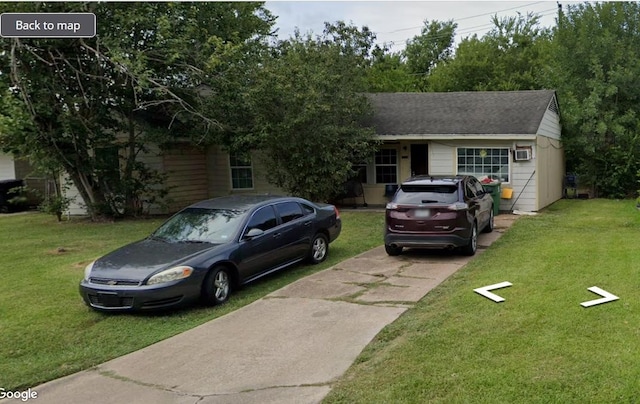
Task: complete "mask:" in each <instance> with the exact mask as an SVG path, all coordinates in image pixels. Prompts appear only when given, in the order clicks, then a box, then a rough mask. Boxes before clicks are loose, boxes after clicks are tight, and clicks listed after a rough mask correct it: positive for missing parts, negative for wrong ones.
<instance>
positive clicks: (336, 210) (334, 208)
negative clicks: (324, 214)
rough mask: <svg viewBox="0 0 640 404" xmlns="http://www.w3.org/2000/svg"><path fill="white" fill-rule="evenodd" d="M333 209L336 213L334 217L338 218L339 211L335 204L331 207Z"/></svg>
mask: <svg viewBox="0 0 640 404" xmlns="http://www.w3.org/2000/svg"><path fill="white" fill-rule="evenodd" d="M333 211H334V212H335V213H336V219H340V211H339V210H338V208H336V207H335V206H334V207H333Z"/></svg>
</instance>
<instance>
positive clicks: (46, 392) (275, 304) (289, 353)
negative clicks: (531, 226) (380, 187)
mask: <svg viewBox="0 0 640 404" xmlns="http://www.w3.org/2000/svg"><path fill="white" fill-rule="evenodd" d="M516 217H517V216H513V215H500V216H498V217H496V230H495V231H494V232H493V233H489V234H482V235H480V237H479V241H478V244H479V250H478V253H482V251H483V250H484V249H486V248H487V247H488V246H489V245H490V244H491V243H493V242H494V241H495V240H496V239H497V238H498V237H500V236H501V234H502V233H503V232H504V231H505V230H506V229H507V228H508V227H509V226H510V225H511V223H513V221H514V220H515V219H516ZM470 259H472V257H462V256H458V255H452V254H438V253H429V254H424V253H416V252H411V251H407V252H406V253H404V254H403V255H401V256H400V257H389V256H387V255H386V253H385V252H384V248H383V247H378V248H374V249H373V250H370V251H368V252H365V253H364V254H361V255H359V256H357V257H354V258H351V259H348V260H346V261H344V262H341V263H339V264H337V265H335V266H334V267H331V268H329V269H326V270H323V271H321V272H318V273H315V274H313V275H311V276H308V277H306V278H304V279H300V280H298V281H296V282H294V283H292V284H290V285H288V286H286V287H284V288H282V289H280V290H277V291H275V292H273V293H271V294H269V295H268V296H266V297H264V298H262V299H260V300H258V301H256V302H254V303H252V304H250V305H248V306H245V307H243V308H241V309H239V310H236V311H235V312H233V313H230V314H227V315H225V316H223V317H220V318H218V319H215V320H212V321H210V322H208V323H205V324H203V325H201V326H199V327H196V328H194V329H192V330H189V331H187V332H184V333H182V334H180V335H177V336H174V337H172V338H169V339H166V340H164V341H161V342H159V343H157V344H154V345H151V346H149V347H147V348H144V349H142V350H140V351H137V352H133V353H131V354H128V355H125V356H122V357H120V358H117V359H114V360H112V361H109V362H107V363H104V364H102V365H99V366H97V367H95V368H93V369H90V370H86V371H83V372H79V373H76V374H73V375H70V376H67V377H64V378H61V379H58V380H54V381H51V382H49V383H45V384H42V385H40V386H36V387H33V388H32V390H33V391H35V392H37V393H38V401H40V402H43V403H48V404H49V403H53V404H55V403H61V404H62V403H65V404H66V403H81V402H86V403H89V402H91V403H114V404H115V403H118V404H119V403H123V402H127V403H145V404H146V403H160V404H161V403H180V404H182V403H185V404H187V403H189V404H195V403H198V404H208V403H216V404H217V403H296V404H300V403H318V402H320V401H322V399H323V398H324V397H325V396H326V395H327V393H328V392H329V391H330V389H331V384H332V382H333V381H335V380H336V379H337V378H339V377H340V376H341V375H342V374H343V373H344V372H345V371H346V370H347V369H348V368H349V367H350V366H351V364H352V363H353V361H354V360H355V359H356V357H357V356H358V355H359V354H360V352H361V351H362V350H363V349H364V347H365V346H366V345H367V344H368V343H369V342H370V341H371V340H372V339H373V338H374V337H375V335H376V334H378V332H380V330H382V328H384V327H385V326H386V325H387V324H389V323H391V322H393V321H394V320H395V319H396V318H398V316H400V315H401V314H402V313H403V312H405V311H406V310H407V309H408V308H410V307H412V305H413V304H415V303H416V302H417V301H418V300H420V299H421V298H422V297H423V296H424V295H426V294H427V293H428V292H429V291H430V290H431V289H433V288H434V287H436V286H437V285H438V284H440V283H441V282H442V281H444V280H445V279H446V278H447V277H449V276H450V275H451V274H453V273H454V272H455V271H457V270H458V269H459V268H461V267H462V266H464V265H465V264H466V263H467V262H468V261H469V260H470Z"/></svg>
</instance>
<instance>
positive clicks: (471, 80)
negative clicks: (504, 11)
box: [427, 14, 551, 91]
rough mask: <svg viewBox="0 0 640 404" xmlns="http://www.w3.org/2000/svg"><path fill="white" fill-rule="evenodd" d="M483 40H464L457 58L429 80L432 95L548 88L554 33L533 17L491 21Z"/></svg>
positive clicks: (472, 38)
mask: <svg viewBox="0 0 640 404" xmlns="http://www.w3.org/2000/svg"><path fill="white" fill-rule="evenodd" d="M492 22H493V25H494V28H493V29H491V30H490V31H489V32H488V33H487V34H486V35H484V36H483V37H482V38H478V37H477V35H473V36H471V37H467V38H465V39H463V40H462V41H461V42H460V44H459V45H458V48H457V49H456V53H455V57H454V58H452V59H449V60H448V62H447V63H443V64H440V65H438V66H437V67H436V68H435V69H434V70H433V72H432V74H431V75H430V76H429V77H427V82H428V83H427V87H428V88H429V89H430V90H431V91H499V90H502V91H511V90H533V89H540V88H543V87H544V86H545V84H547V83H548V82H547V76H548V73H549V72H548V68H547V66H548V65H549V60H548V57H549V54H550V51H549V46H550V43H551V33H550V31H549V30H548V29H544V28H540V27H539V22H540V18H539V16H537V15H534V14H527V15H525V16H523V15H518V16H517V17H505V18H501V19H500V18H497V17H496V16H494V17H493V19H492Z"/></svg>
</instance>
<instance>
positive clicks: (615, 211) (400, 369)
mask: <svg viewBox="0 0 640 404" xmlns="http://www.w3.org/2000/svg"><path fill="white" fill-rule="evenodd" d="M639 235H640V212H638V211H637V210H636V208H635V202H634V201H609V200H589V201H575V200H571V201H569V200H562V201H559V202H557V203H556V204H554V205H552V206H551V207H549V208H548V209H546V210H545V211H544V212H543V213H542V214H541V215H538V216H535V217H523V218H521V219H519V220H518V221H517V222H516V223H515V224H514V226H513V227H512V228H511V229H510V230H509V231H508V232H507V233H506V234H505V235H504V236H503V237H502V238H501V239H499V240H498V241H497V242H496V243H494V244H493V245H492V247H491V248H490V249H489V250H487V251H486V252H484V253H483V254H482V255H480V256H478V257H477V258H476V259H475V260H473V261H472V262H471V263H470V264H469V265H467V266H466V267H464V268H463V269H461V270H460V271H458V272H457V273H456V274H454V275H453V276H452V277H451V278H449V279H448V280H447V281H445V282H444V283H443V284H442V285H440V286H439V287H438V288H436V289H435V290H434V291H432V292H431V293H429V294H428V295H427V296H425V298H423V299H422V300H421V301H420V302H419V304H418V305H416V306H415V307H414V308H413V309H410V310H408V311H407V312H406V313H405V314H404V315H403V316H401V317H400V318H399V319H398V320H397V321H396V322H394V323H393V324H391V325H389V326H388V327H386V328H385V329H384V330H383V331H382V332H381V333H380V334H379V335H378V336H377V337H376V338H375V339H374V341H372V343H371V344H370V345H369V346H368V347H367V348H366V349H365V350H364V352H363V353H362V354H361V355H360V357H359V359H358V360H357V361H356V363H355V364H354V366H352V368H351V369H350V370H349V371H348V372H347V373H346V374H345V376H344V377H343V378H342V379H341V380H339V381H338V383H337V384H336V385H335V386H334V388H333V390H332V392H331V393H330V394H329V396H328V397H327V398H326V400H325V402H326V403H425V402H429V403H470V402H473V403H492V404H494V403H515V402H518V403H563V404H564V403H609V402H616V403H618V402H625V403H631V402H640V384H639V383H640V382H639V380H640V366H638V363H640V322H639V321H638V313H640V289H639V288H638V286H639V280H640V277H639V274H640V271H639V264H638V263H639V262H640V249H638V239H639ZM502 281H509V282H511V283H512V284H513V286H511V287H508V288H504V289H500V290H498V291H495V292H496V293H497V294H498V295H500V296H502V297H504V298H505V299H506V300H505V302H503V303H494V302H492V301H490V300H488V299H486V298H484V297H482V296H480V295H478V294H476V293H474V292H473V289H474V288H478V287H482V286H486V285H490V284H494V283H498V282H502ZM591 286H598V287H600V288H602V289H604V290H606V291H609V292H611V293H613V294H615V295H617V296H619V297H620V300H618V301H615V302H611V303H606V304H603V305H599V306H593V307H590V308H583V307H582V306H580V303H581V302H585V301H589V300H593V299H597V298H599V296H597V295H595V294H593V293H591V292H589V291H588V290H587V288H588V287H591Z"/></svg>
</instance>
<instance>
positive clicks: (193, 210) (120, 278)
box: [80, 195, 342, 311]
mask: <svg viewBox="0 0 640 404" xmlns="http://www.w3.org/2000/svg"><path fill="white" fill-rule="evenodd" d="M341 226H342V224H341V221H340V214H339V212H338V210H337V209H336V208H335V207H334V206H333V205H328V204H318V203H313V202H309V201H307V200H305V199H301V198H294V197H277V196H266V195H264V196H263V195H260V196H228V197H223V198H216V199H210V200H206V201H202V202H199V203H196V204H194V205H191V206H189V207H187V208H185V209H183V210H182V211H180V212H178V213H176V214H175V215H174V216H172V217H171V218H170V219H168V220H167V221H166V222H165V223H164V224H162V225H161V226H160V227H159V228H158V229H157V230H156V231H155V232H153V233H152V234H151V235H150V236H149V237H148V238H146V239H144V240H141V241H138V242H135V243H132V244H129V245H126V246H124V247H122V248H120V249H118V250H115V251H113V252H111V253H109V254H107V255H105V256H104V257H101V258H99V259H97V260H96V261H94V262H92V263H90V264H89V265H87V267H86V269H85V275H84V279H83V280H82V282H81V283H80V294H81V295H82V298H83V299H84V301H85V303H86V304H87V305H89V306H90V307H91V308H93V309H96V310H104V311H106V310H148V309H161V308H168V307H174V306H181V305H185V304H188V303H193V302H195V301H198V300H201V301H202V302H204V303H205V304H209V305H215V304H220V303H224V302H225V301H226V300H227V299H228V298H229V294H230V293H231V290H232V289H233V288H234V287H237V286H240V285H243V284H246V283H249V282H251V281H253V280H256V279H258V278H260V277H263V276H265V275H267V274H270V273H272V272H275V271H278V270H280V269H282V268H285V267H288V266H290V265H294V264H296V263H299V262H301V261H304V260H307V261H308V262H310V263H313V264H317V263H320V262H322V261H324V260H325V258H326V257H327V253H328V251H329V243H331V242H332V241H333V240H335V239H336V238H337V237H338V235H339V234H340V230H341Z"/></svg>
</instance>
